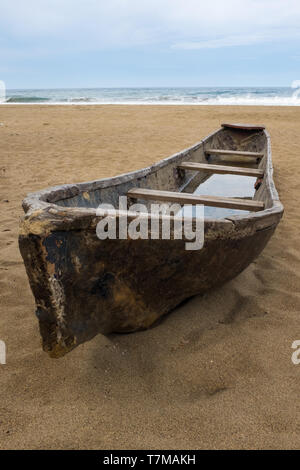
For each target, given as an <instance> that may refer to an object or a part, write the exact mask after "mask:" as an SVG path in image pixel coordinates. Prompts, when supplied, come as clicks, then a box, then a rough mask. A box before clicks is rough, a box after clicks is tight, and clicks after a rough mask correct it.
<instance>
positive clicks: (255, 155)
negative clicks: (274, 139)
mask: <svg viewBox="0 0 300 470" xmlns="http://www.w3.org/2000/svg"><path fill="white" fill-rule="evenodd" d="M204 153H205V154H206V155H211V154H213V155H235V156H241V157H252V158H263V156H264V154H263V153H262V152H246V151H242V150H228V149H226V150H225V149H224V150H223V149H212V148H208V149H205V152H204Z"/></svg>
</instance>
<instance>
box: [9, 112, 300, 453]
mask: <svg viewBox="0 0 300 470" xmlns="http://www.w3.org/2000/svg"><path fill="white" fill-rule="evenodd" d="M224 121H229V122H249V123H262V124H265V125H266V126H267V128H268V130H269V132H270V134H271V142H272V150H273V163H274V167H275V172H274V179H275V183H276V187H277V190H278V192H279V194H280V198H281V201H282V202H283V204H284V206H285V214H284V217H283V219H282V221H281V223H280V225H279V227H278V228H277V231H276V233H275V235H274V237H273V238H272V239H271V241H270V242H269V244H268V246H267V247H266V249H265V250H264V252H263V253H262V254H261V255H260V256H259V258H258V259H257V260H256V261H255V262H254V263H252V264H251V265H250V266H249V268H248V269H247V270H245V271H244V272H243V273H242V274H241V275H239V276H238V277H237V278H236V279H234V280H233V281H231V282H230V283H228V284H226V285H224V286H223V287H222V288H219V289H217V290H214V291H212V292H210V293H208V294H206V295H205V296H202V297H200V296H198V297H195V298H193V299H191V300H189V301H188V302H186V303H185V304H184V305H182V306H181V307H180V308H177V309H176V310H175V311H174V312H172V314H170V315H168V316H167V317H166V318H165V319H164V320H163V322H162V323H161V324H160V325H159V326H157V327H155V328H152V329H150V330H147V331H143V332H139V333H134V334H130V335H112V336H110V337H108V338H107V337H104V336H101V335H99V336H97V337H96V338H94V339H93V340H92V341H90V342H88V343H85V344H83V345H81V346H79V347H78V348H77V349H76V350H74V351H73V352H71V353H70V354H68V355H67V356H65V357H63V358H61V359H57V360H55V359H50V358H49V357H48V355H47V354H46V353H44V352H43V351H42V348H41V344H40V336H39V330H38V323H37V319H36V318H35V315H34V310H35V306H34V299H33V296H32V294H31V291H30V288H29V284H28V280H27V276H26V273H25V268H24V265H23V262H22V259H21V256H20V253H19V249H18V224H19V219H20V217H21V216H22V213H23V212H22V208H21V202H22V199H23V198H24V196H25V195H26V194H27V193H28V192H33V191H35V190H38V189H42V188H45V187H48V186H51V185H57V184H62V183H71V182H80V181H88V180H92V179H100V178H103V177H108V176H113V175H117V174H120V173H125V172H127V171H130V170H135V169H139V168H143V167H145V166H147V165H149V164H151V163H154V162H156V161H159V160H161V159H162V158H164V157H166V156H169V155H171V154H172V153H175V152H177V151H179V150H181V149H183V148H185V147H188V146H190V145H192V144H194V143H195V142H196V141H199V140H200V139H201V138H203V137H205V136H206V135H207V134H209V133H210V132H212V131H213V130H215V129H217V128H218V127H219V126H220V123H221V122H224ZM299 172H300V107H255V106H249V107H238V106H236V107H233V106H219V107H214V106H117V105H112V106H44V105H42V106H40V105H35V106H17V105H9V106H5V105H1V107H0V211H1V224H0V248H1V251H0V339H1V340H3V341H5V343H6V346H7V364H6V365H0V390H1V404H0V437H1V438H0V448H1V449H22V448H26V449H61V448H63V449H86V448H92V449H117V448H119V449H155V448H156V449H164V448H165V449H166V448H169V449H177V448H179V449H180V448H184V449H218V448H226V449H232V448H240V449H248V448H255V449H261V448H267V449H274V448H284V449H287V448H291V449H296V448H299V445H300V419H299V418H300V409H299V385H300V365H294V364H293V363H292V362H291V355H292V352H293V350H292V349H291V345H292V342H293V341H294V340H300V326H299V312H300V294H299V292H300V289H299V288H300V253H299V229H300V203H299V196H300V194H299V193H300V189H299Z"/></svg>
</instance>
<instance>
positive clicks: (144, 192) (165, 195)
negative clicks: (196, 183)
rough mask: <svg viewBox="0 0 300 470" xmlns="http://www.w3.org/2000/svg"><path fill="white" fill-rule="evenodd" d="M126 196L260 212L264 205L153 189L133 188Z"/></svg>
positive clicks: (228, 198) (257, 202) (241, 200)
mask: <svg viewBox="0 0 300 470" xmlns="http://www.w3.org/2000/svg"><path fill="white" fill-rule="evenodd" d="M127 196H129V197H131V198H133V199H152V200H154V201H168V202H175V203H176V202H177V203H179V204H204V205H205V206H211V207H224V208H227V209H239V210H246V211H254V212H257V211H261V210H263V209H264V207H265V205H264V203H263V202H261V201H253V200H252V199H238V198H230V197H219V196H200V195H199V196H198V195H194V194H188V193H179V192H171V191H159V190H153V189H142V188H133V189H131V190H130V191H128V193H127Z"/></svg>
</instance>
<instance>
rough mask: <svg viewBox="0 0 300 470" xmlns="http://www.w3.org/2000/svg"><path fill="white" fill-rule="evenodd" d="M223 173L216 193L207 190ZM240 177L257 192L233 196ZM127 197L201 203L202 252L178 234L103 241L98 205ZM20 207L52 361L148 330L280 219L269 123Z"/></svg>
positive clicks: (222, 132)
mask: <svg viewBox="0 0 300 470" xmlns="http://www.w3.org/2000/svg"><path fill="white" fill-rule="evenodd" d="M215 175H217V176H215ZM223 176H224V180H220V178H222V177H223ZM217 177H218V178H219V179H218V180H217V186H214V187H216V188H217V190H218V195H215V194H207V191H206V193H205V191H204V189H205V188H206V187H207V184H208V183H209V184H210V182H211V181H213V178H217ZM228 177H229V178H230V184H229V196H230V197H228V184H227V190H226V191H227V193H226V194H227V196H224V195H223V194H222V181H225V179H226V178H227V180H226V181H227V183H228ZM241 178H248V179H247V181H248V180H249V178H250V179H251V178H252V179H251V181H253V185H254V186H255V189H253V195H252V196H249V194H248V195H243V194H239V195H237V194H236V193H235V191H237V188H238V185H237V183H236V182H237V181H238V179H239V181H241ZM220 181H221V183H220ZM242 181H246V179H245V180H242ZM242 187H244V185H242ZM245 187H246V184H245ZM201 188H203V190H202V189H201ZM240 190H241V187H239V191H240ZM126 195H127V196H128V198H129V201H130V202H137V203H143V204H145V205H146V207H150V204H151V203H153V202H157V201H159V202H161V201H164V203H167V204H168V203H169V204H171V203H173V202H176V203H177V204H178V203H179V204H180V205H183V204H204V206H205V210H208V212H206V213H205V221H204V245H203V247H202V248H201V249H198V250H186V246H185V243H186V240H185V239H184V238H183V239H182V240H177V239H174V233H173V232H172V230H171V234H170V239H161V238H159V239H151V235H149V237H148V239H132V238H130V237H129V238H126V239H118V238H117V239H106V240H100V239H99V238H98V237H97V234H96V227H97V224H98V223H99V221H101V220H103V219H104V217H105V215H107V214H104V213H102V212H101V211H100V213H99V211H97V207H98V206H99V204H102V203H107V204H111V205H113V206H114V207H118V199H119V196H126ZM23 209H24V212H25V216H24V217H23V219H22V221H21V225H20V235H19V246H20V251H21V254H22V257H23V260H24V263H25V267H26V271H27V275H28V278H29V282H30V286H31V289H32V292H33V295H34V298H35V303H36V315H37V318H38V320H39V327H40V333H41V337H42V343H43V349H44V350H45V351H47V352H48V353H49V355H50V356H51V357H60V356H63V355H64V354H66V353H67V352H69V351H71V350H72V349H73V348H75V347H76V346H78V345H79V344H81V343H83V342H85V341H87V340H90V339H91V338H93V337H94V336H95V335H97V334H98V333H102V334H105V335H107V334H109V333H111V332H132V331H136V330H141V329H145V328H148V327H149V326H150V325H152V324H153V323H154V322H156V321H157V320H158V319H159V318H160V317H161V316H162V315H164V314H166V313H167V312H169V311H171V310H172V309H174V308H175V307H176V306H177V305H178V304H180V303H181V302H182V301H183V300H185V299H187V298H189V297H191V296H194V295H196V294H203V293H204V292H206V291H207V290H209V289H212V288H214V287H216V286H219V285H221V284H222V283H224V282H226V281H228V280H230V279H232V278H234V277H235V276H237V275H238V274H239V273H240V272H241V271H243V270H244V269H245V268H246V267H247V266H248V265H249V263H251V262H252V261H253V260H254V259H255V258H256V257H257V256H258V255H259V254H260V252H261V251H262V250H263V248H264V247H265V245H266V243H267V242H268V240H269V239H270V237H271V236H272V234H273V233H274V231H275V229H276V226H277V224H278V223H279V221H280V218H281V216H282V214H283V206H282V204H281V202H280V200H279V197H278V194H277V191H276V189H275V185H274V181H273V168H272V159H271V145H270V136H269V134H268V132H267V130H266V129H265V128H264V126H257V125H249V124H222V127H221V128H220V129H218V130H217V131H215V132H214V133H212V134H211V135H209V136H208V137H206V138H205V139H203V140H201V141H200V142H198V143H196V144H195V145H193V146H192V147H190V148H187V149H185V150H183V151H181V152H179V153H177V154H175V155H172V156H171V157H168V158H165V159H164V160H161V161H160V162H158V163H156V164H154V165H151V166H149V167H147V168H144V169H142V170H138V171H134V172H131V173H127V174H123V175H121V176H117V177H113V178H106V179H100V180H97V181H92V182H85V183H78V184H68V185H63V186H56V187H52V188H50V189H46V190H42V191H39V192H36V193H32V194H29V195H28V196H27V197H26V198H25V199H24V201H23ZM209 211H210V212H209ZM214 211H216V212H214ZM120 214H121V213H119V212H117V215H116V221H117V222H116V223H117V225H118V224H119V223H120V216H121V215H120ZM128 215H129V217H128V221H127V223H128V224H129V223H130V221H131V220H132V218H133V215H132V213H131V212H130V213H129V214H128ZM192 215H193V214H192ZM164 217H167V216H164V215H161V216H160V221H161V222H162V221H163V219H164ZM171 218H172V217H171ZM195 223H196V218H195V217H193V224H194V225H195ZM194 225H193V226H194ZM149 230H150V229H149Z"/></svg>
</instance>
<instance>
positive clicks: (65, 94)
mask: <svg viewBox="0 0 300 470" xmlns="http://www.w3.org/2000/svg"><path fill="white" fill-rule="evenodd" d="M4 102H5V103H13V104H68V105H72V104H73V105H75V104H145V105H147V104H156V105H243V106H245V105H256V106H300V88H297V89H294V88H290V87H286V88H284V87H273V88H271V87H267V88H261V87H258V88H254V87H253V88H246V87H241V88H235V87H217V88H215V87H207V88H205V87H199V88H177V87H176V88H76V89H75V88H70V89H45V90H42V89H36V90H34V89H32V90H29V89H28V90H6V98H5V100H4Z"/></svg>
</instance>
